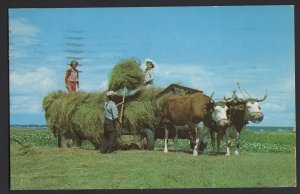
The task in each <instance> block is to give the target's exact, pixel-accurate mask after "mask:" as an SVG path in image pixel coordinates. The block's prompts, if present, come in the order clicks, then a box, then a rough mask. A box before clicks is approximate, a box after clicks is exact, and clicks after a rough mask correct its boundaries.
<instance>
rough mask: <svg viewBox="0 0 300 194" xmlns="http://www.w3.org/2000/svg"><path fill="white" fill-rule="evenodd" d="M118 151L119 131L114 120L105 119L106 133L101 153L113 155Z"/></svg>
mask: <svg viewBox="0 0 300 194" xmlns="http://www.w3.org/2000/svg"><path fill="white" fill-rule="evenodd" d="M116 150H117V130H116V127H115V124H114V122H113V121H112V120H110V119H108V118H105V120H104V133H103V138H102V144H101V148H100V153H112V152H114V151H116Z"/></svg>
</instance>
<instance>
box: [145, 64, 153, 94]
mask: <svg viewBox="0 0 300 194" xmlns="http://www.w3.org/2000/svg"><path fill="white" fill-rule="evenodd" d="M153 69H154V63H153V61H151V60H150V59H147V60H146V70H145V86H146V88H149V87H151V86H153V79H154V73H153Z"/></svg>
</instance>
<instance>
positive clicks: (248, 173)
mask: <svg viewBox="0 0 300 194" xmlns="http://www.w3.org/2000/svg"><path fill="white" fill-rule="evenodd" d="M11 137H14V138H16V139H19V140H20V141H22V142H24V143H27V144H31V145H32V148H31V152H27V153H25V152H23V151H22V150H20V147H21V146H20V145H18V144H16V143H15V142H11V144H10V146H11V147H10V167H11V169H10V174H11V189H12V190H27V189H30V190H36V189H38V190H40V189H42V190H44V189H46V190H48V189H50V190H56V189H154V188H158V189H161V188H245V187H247V188H249V187H255V188H262V187H294V186H295V185H296V183H295V180H296V160H295V142H296V136H295V133H286V132H285V133H254V132H247V133H246V134H245V135H244V136H243V140H242V145H243V142H247V143H246V146H247V147H251V146H249V145H253V146H252V148H251V149H249V150H247V149H246V147H242V148H241V155H240V156H239V157H237V156H232V157H225V156H223V155H218V156H211V155H206V156H202V155H201V156H198V157H193V156H192V154H191V153H189V152H188V150H186V147H188V144H186V142H181V144H180V150H181V151H180V152H178V153H175V152H172V151H171V152H169V153H167V154H165V153H163V151H162V150H163V149H162V142H160V141H156V145H155V150H154V151H141V150H132V151H117V152H116V153H114V154H110V155H99V154H98V151H97V150H94V149H93V146H92V145H91V144H90V143H89V142H86V144H85V145H84V146H83V148H82V149H79V148H70V149H59V148H56V146H55V143H53V142H55V141H56V139H55V138H54V137H53V135H52V132H51V131H49V130H14V129H12V130H11ZM262 140H264V141H262ZM268 146H269V147H272V148H270V149H265V152H263V151H261V148H265V147H268ZM280 147H284V148H289V149H280ZM109 180H111V181H109ZM237 180H238V181H237Z"/></svg>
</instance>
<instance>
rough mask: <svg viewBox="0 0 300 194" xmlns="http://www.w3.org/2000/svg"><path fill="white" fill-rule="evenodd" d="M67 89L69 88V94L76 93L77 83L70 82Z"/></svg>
mask: <svg viewBox="0 0 300 194" xmlns="http://www.w3.org/2000/svg"><path fill="white" fill-rule="evenodd" d="M67 88H68V92H69V94H73V93H74V92H76V82H73V81H68V82H67Z"/></svg>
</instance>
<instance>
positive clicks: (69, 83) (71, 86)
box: [65, 60, 79, 94]
mask: <svg viewBox="0 0 300 194" xmlns="http://www.w3.org/2000/svg"><path fill="white" fill-rule="evenodd" d="M70 66H71V68H70V69H68V70H67V72H66V76H65V84H66V88H67V89H68V92H69V94H72V93H74V92H75V91H76V85H77V87H78V88H79V73H78V70H77V69H76V68H77V66H78V62H77V61H76V60H73V61H71V63H70Z"/></svg>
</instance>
